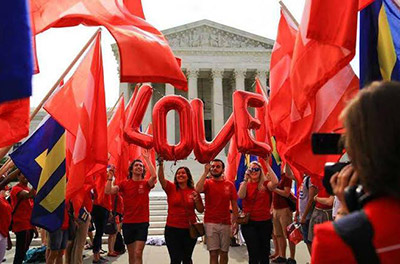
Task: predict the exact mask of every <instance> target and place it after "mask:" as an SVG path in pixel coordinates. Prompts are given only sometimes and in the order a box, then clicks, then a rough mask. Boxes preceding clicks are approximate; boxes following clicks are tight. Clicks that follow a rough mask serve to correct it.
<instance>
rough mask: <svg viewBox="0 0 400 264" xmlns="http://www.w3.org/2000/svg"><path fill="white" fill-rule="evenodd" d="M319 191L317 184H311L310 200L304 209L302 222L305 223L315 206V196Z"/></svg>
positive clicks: (309, 190)
mask: <svg viewBox="0 0 400 264" xmlns="http://www.w3.org/2000/svg"><path fill="white" fill-rule="evenodd" d="M317 193H318V190H317V188H316V187H315V186H313V185H311V186H310V187H309V189H308V201H307V205H306V209H305V210H304V213H303V216H302V217H301V219H300V224H304V223H305V222H306V218H307V215H308V213H309V212H310V210H311V208H312V206H313V203H314V197H315V196H316V195H317Z"/></svg>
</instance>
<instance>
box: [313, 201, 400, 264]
mask: <svg viewBox="0 0 400 264" xmlns="http://www.w3.org/2000/svg"><path fill="white" fill-rule="evenodd" d="M364 211H365V214H366V215H367V217H368V219H369V221H370V222H371V224H372V227H373V230H374V237H373V241H372V242H373V245H374V247H375V249H376V250H377V251H378V252H380V253H378V257H379V260H380V263H382V264H389V263H398V261H399V259H400V247H399V246H398V245H400V228H399V227H398V223H399V222H400V200H395V199H391V198H387V197H386V198H385V197H383V198H379V199H376V200H373V201H371V202H369V203H367V204H366V205H365V206H364ZM312 245H313V248H312V254H311V256H312V259H311V263H316V264H318V263H326V264H329V263H349V264H353V263H354V264H356V263H357V261H356V260H355V258H354V255H353V252H352V250H351V248H350V247H349V246H347V244H345V243H344V242H343V240H342V239H341V238H340V237H339V236H338V235H337V234H336V232H335V230H334V227H333V224H332V222H325V223H322V224H319V225H316V226H315V229H314V239H313V243H312Z"/></svg>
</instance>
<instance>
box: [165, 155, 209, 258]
mask: <svg viewBox="0 0 400 264" xmlns="http://www.w3.org/2000/svg"><path fill="white" fill-rule="evenodd" d="M158 180H159V181H160V184H161V187H162V188H163V190H164V191H165V192H166V193H167V197H168V217H167V224H166V226H165V233H164V236H165V242H166V243H167V248H168V253H169V256H170V258H171V264H180V263H184V264H190V263H192V253H193V249H194V246H195V245H196V241H197V239H192V238H191V237H190V233H189V226H190V224H191V223H195V222H196V215H195V211H194V210H195V209H196V210H197V211H198V212H200V213H202V212H203V211H204V206H203V202H202V200H201V197H200V194H199V193H198V192H196V191H195V189H194V183H193V177H192V174H191V173H190V170H189V168H187V167H180V168H178V169H177V170H176V172H175V177H174V182H173V183H172V182H170V181H168V180H166V179H165V176H164V164H163V160H162V159H161V160H159V167H158Z"/></svg>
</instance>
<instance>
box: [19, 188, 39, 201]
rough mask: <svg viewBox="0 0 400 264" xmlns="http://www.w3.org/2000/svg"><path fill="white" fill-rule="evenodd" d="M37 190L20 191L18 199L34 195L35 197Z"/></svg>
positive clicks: (29, 197) (30, 197)
mask: <svg viewBox="0 0 400 264" xmlns="http://www.w3.org/2000/svg"><path fill="white" fill-rule="evenodd" d="M35 194H36V191H35V189H33V188H32V189H30V191H29V192H28V191H25V190H22V191H20V192H19V193H17V198H18V199H32V198H33V197H35Z"/></svg>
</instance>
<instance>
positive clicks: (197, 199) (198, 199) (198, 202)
mask: <svg viewBox="0 0 400 264" xmlns="http://www.w3.org/2000/svg"><path fill="white" fill-rule="evenodd" d="M193 200H194V207H195V208H196V210H197V212H199V213H203V212H204V205H203V201H202V200H201V196H200V194H199V193H198V192H196V191H194V192H193Z"/></svg>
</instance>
